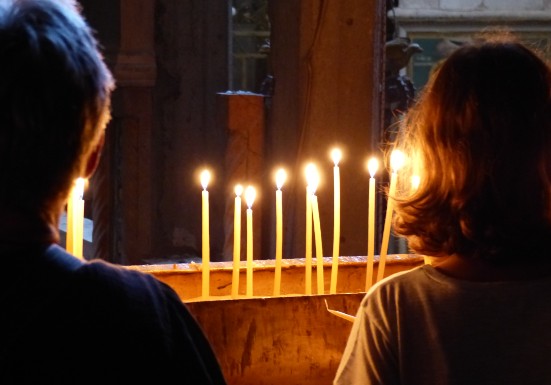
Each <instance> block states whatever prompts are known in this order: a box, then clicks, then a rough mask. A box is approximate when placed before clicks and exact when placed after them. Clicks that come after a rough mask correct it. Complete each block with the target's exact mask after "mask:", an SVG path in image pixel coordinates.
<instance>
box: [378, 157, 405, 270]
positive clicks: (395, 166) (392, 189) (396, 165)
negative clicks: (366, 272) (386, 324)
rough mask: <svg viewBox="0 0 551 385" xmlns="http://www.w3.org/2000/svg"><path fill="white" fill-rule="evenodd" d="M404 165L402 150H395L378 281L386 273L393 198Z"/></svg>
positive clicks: (391, 158)
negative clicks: (400, 170)
mask: <svg viewBox="0 0 551 385" xmlns="http://www.w3.org/2000/svg"><path fill="white" fill-rule="evenodd" d="M403 164H404V154H403V153H402V152H401V151H400V150H394V151H392V153H391V154H390V167H391V169H392V173H391V175H390V186H389V189H388V195H389V199H388V201H387V205H386V216H385V227H384V229H383V240H382V242H381V254H380V256H379V269H378V272H377V281H380V280H381V279H383V276H384V273H385V264H386V256H387V252H388V241H389V238H390V226H391V224H392V213H393V211H394V208H393V200H392V197H393V196H394V193H395V192H396V181H397V179H398V170H399V169H400V168H401V167H402V165H403Z"/></svg>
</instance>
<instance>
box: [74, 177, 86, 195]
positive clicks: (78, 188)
mask: <svg viewBox="0 0 551 385" xmlns="http://www.w3.org/2000/svg"><path fill="white" fill-rule="evenodd" d="M85 184H86V179H84V178H78V179H77V180H76V183H75V193H76V195H77V197H79V199H82V198H83V197H84V186H85Z"/></svg>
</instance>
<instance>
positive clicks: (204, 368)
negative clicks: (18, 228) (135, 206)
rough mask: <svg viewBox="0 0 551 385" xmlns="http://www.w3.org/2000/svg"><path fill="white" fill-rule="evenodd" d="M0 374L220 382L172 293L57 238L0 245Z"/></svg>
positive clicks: (39, 380) (73, 380) (29, 379)
mask: <svg viewBox="0 0 551 385" xmlns="http://www.w3.org/2000/svg"><path fill="white" fill-rule="evenodd" d="M0 258H1V261H2V270H1V271H2V274H1V278H0V384H85V383H90V384H91V383H95V384H100V383H103V384H131V383H136V384H138V383H139V384H146V383H151V384H164V383H168V382H170V383H179V384H224V383H225V381H224V379H223V375H222V373H221V370H220V367H219V365H218V362H217V360H216V358H215V356H214V354H213V351H212V349H211V347H210V345H209V343H208V342H207V340H206V338H205V336H204V334H203V333H202V331H201V329H200V327H199V325H198V324H197V323H196V321H195V319H194V318H193V316H192V315H191V314H190V313H189V312H188V310H187V308H186V307H185V305H184V304H183V303H182V301H181V300H180V299H179V297H178V296H177V294H176V293H175V292H174V291H173V290H172V289H171V288H170V287H169V286H168V285H166V284H164V283H162V282H160V281H158V280H157V279H155V278H154V277H153V276H150V275H147V274H145V273H140V272H137V271H131V270H129V269H126V268H124V267H119V266H115V265H112V264H109V263H106V262H103V261H94V262H82V261H80V260H78V259H76V258H74V257H73V256H71V255H69V254H67V253H66V252H65V250H63V249H62V248H60V247H59V246H50V247H49V248H47V250H44V248H42V249H40V248H34V249H29V250H26V251H24V252H21V253H19V254H18V255H1V256H0Z"/></svg>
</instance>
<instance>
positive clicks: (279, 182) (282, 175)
mask: <svg viewBox="0 0 551 385" xmlns="http://www.w3.org/2000/svg"><path fill="white" fill-rule="evenodd" d="M286 179H287V173H286V172H285V170H284V169H282V168H280V169H279V170H277V172H276V187H277V189H278V190H281V188H282V187H283V183H285V180H286Z"/></svg>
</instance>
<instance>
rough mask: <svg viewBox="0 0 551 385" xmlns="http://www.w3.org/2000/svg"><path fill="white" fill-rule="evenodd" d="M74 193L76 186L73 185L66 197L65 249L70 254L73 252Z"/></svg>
mask: <svg viewBox="0 0 551 385" xmlns="http://www.w3.org/2000/svg"><path fill="white" fill-rule="evenodd" d="M75 195H76V187H75V186H74V185H73V187H72V188H71V192H70V193H69V198H68V199H67V218H66V219H67V231H66V232H65V250H67V252H68V253H71V254H72V253H73V238H74V237H75V234H74V232H75V230H74V227H75V225H74V223H73V222H74V221H73V216H74V212H75Z"/></svg>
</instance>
